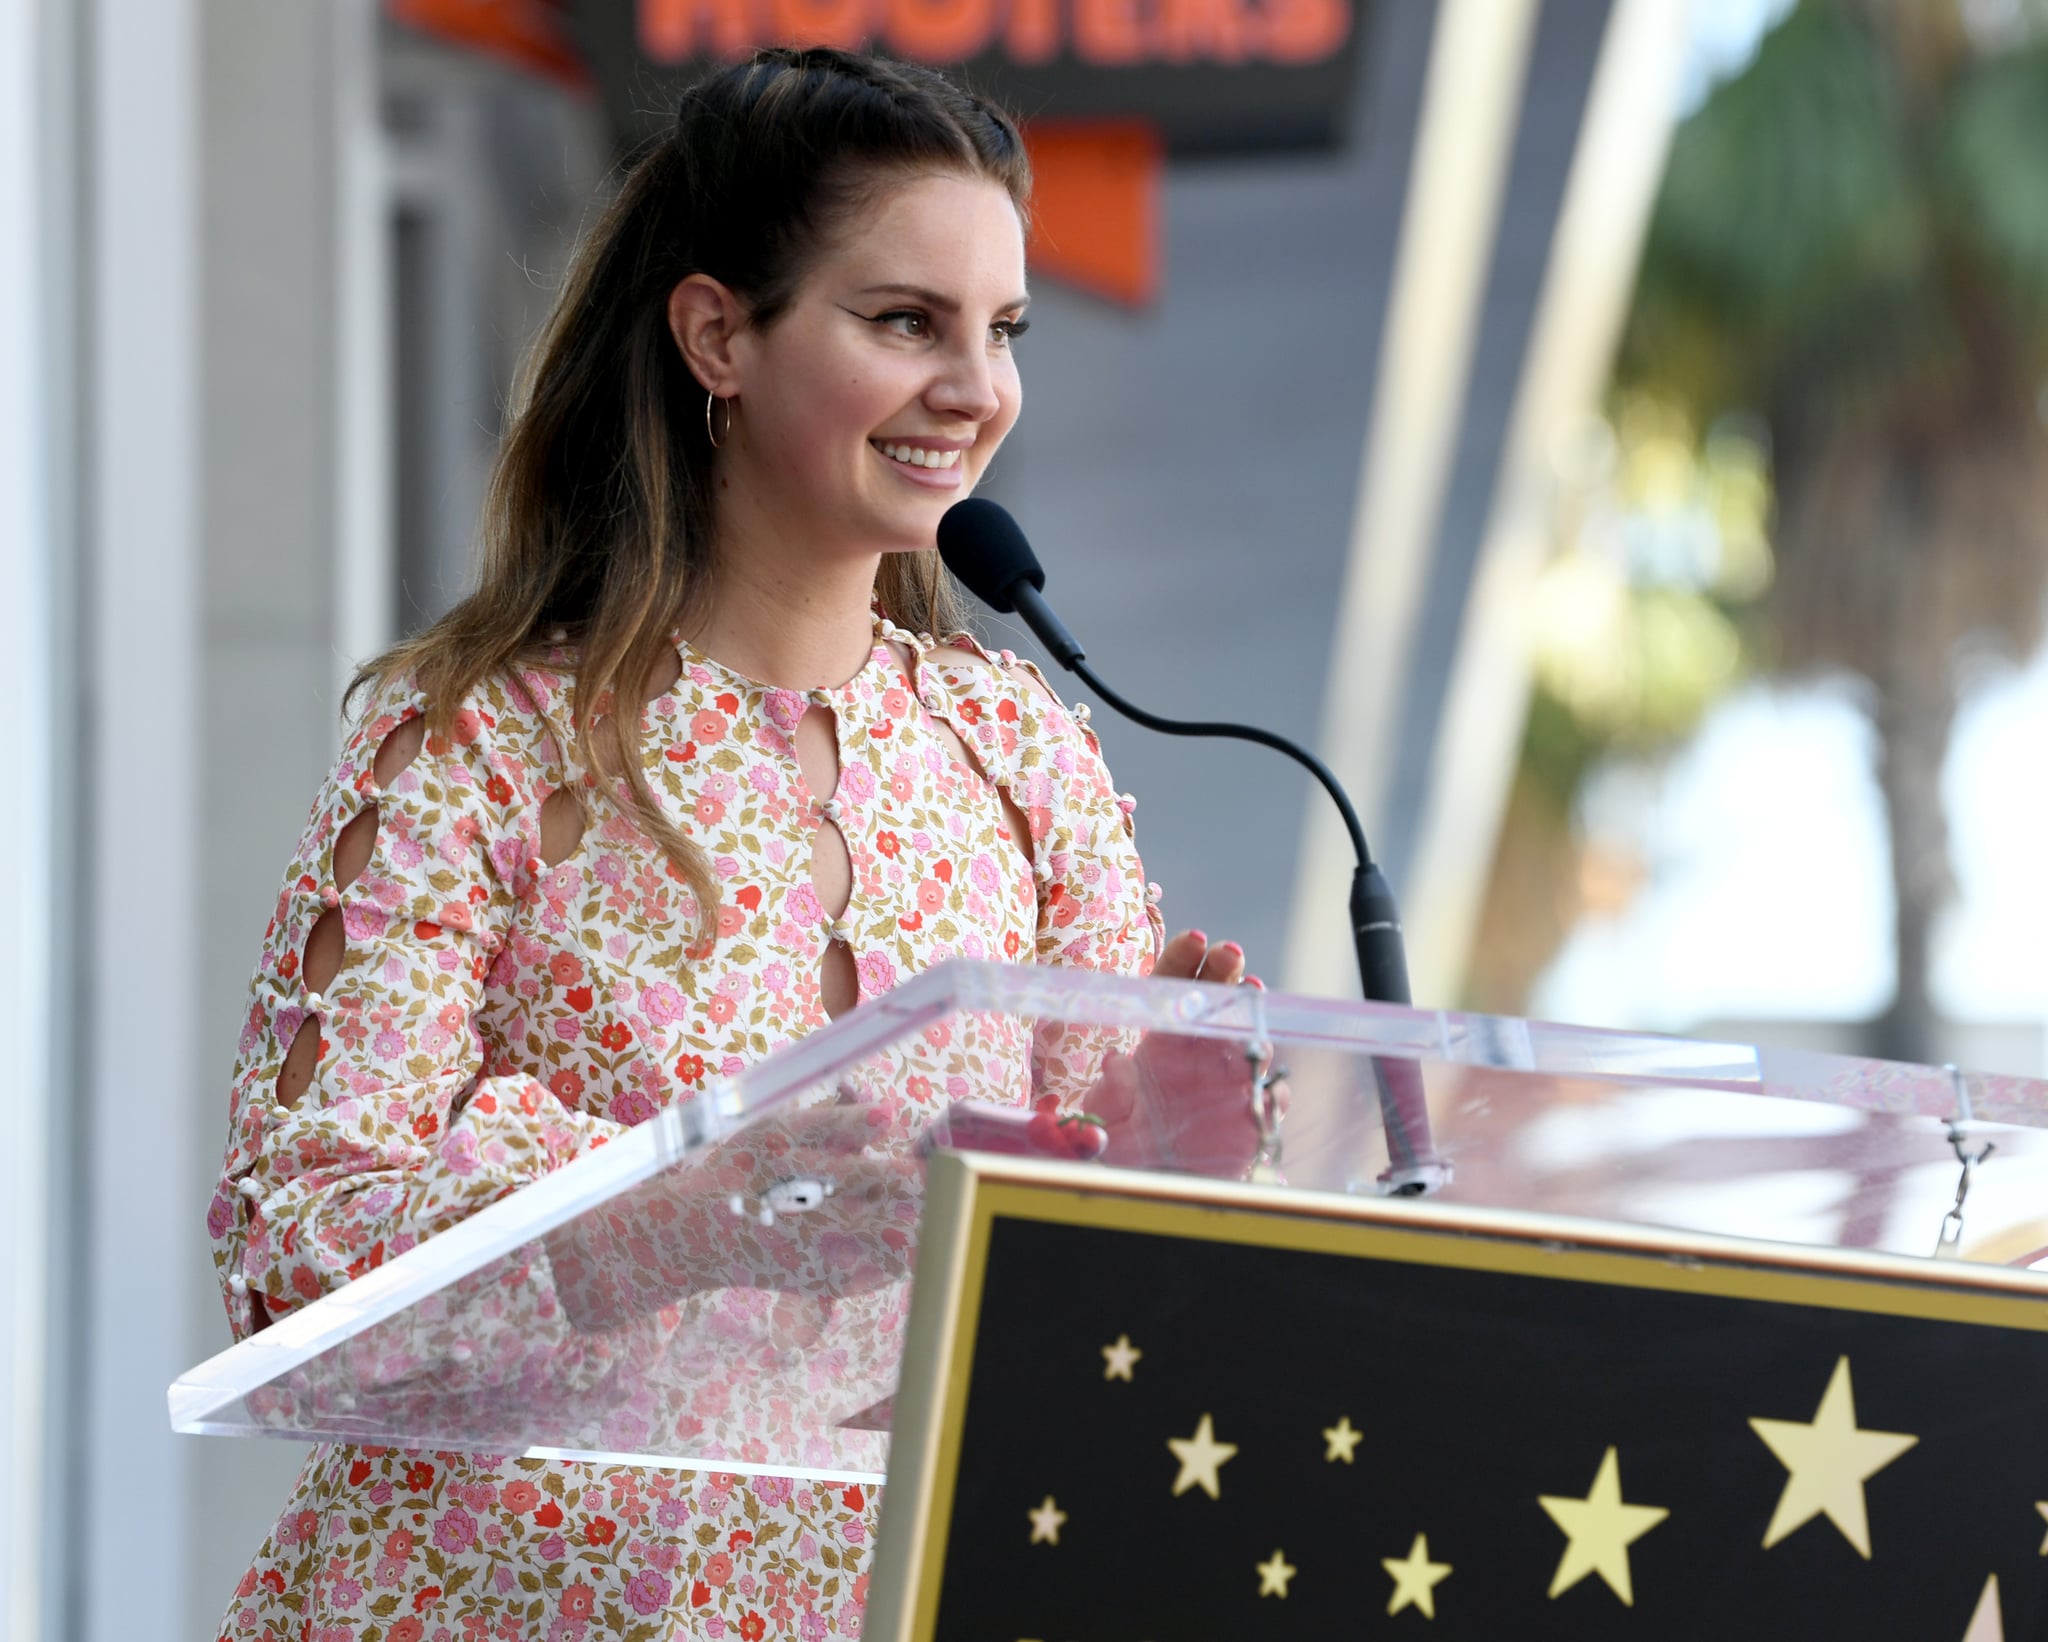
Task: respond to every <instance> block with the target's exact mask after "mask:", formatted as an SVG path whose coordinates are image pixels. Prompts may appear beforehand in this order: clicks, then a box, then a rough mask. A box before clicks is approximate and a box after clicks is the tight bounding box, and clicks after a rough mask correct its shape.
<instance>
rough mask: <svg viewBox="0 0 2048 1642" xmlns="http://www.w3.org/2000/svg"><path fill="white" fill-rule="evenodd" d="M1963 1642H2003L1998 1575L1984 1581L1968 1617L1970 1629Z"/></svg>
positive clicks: (2003, 1621)
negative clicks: (1973, 1608) (1975, 1604)
mask: <svg viewBox="0 0 2048 1642" xmlns="http://www.w3.org/2000/svg"><path fill="white" fill-rule="evenodd" d="M1963 1642H2005V1610H2004V1608H2003V1607H2002V1606H2001V1605H2000V1603H1999V1600H1998V1575H1996V1574H1993V1575H1992V1576H1991V1577H1990V1578H1989V1579H1987V1580H1985V1581H1984V1589H1983V1591H1982V1593H1981V1594H1980V1595H1979V1596H1978V1598H1977V1608H1976V1611H1975V1612H1974V1613H1972V1614H1971V1615H1970V1628H1969V1629H1968V1630H1966V1631H1965V1632H1963Z"/></svg>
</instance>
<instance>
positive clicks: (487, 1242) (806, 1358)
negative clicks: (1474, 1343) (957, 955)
mask: <svg viewBox="0 0 2048 1642" xmlns="http://www.w3.org/2000/svg"><path fill="white" fill-rule="evenodd" d="M1034 1104H1035V1105H1036V1106H1038V1107H1040V1108H1043V1110H1042V1111H1037V1112H1035V1111H1034ZM2044 1128H2048V1084H2043V1083H2041V1082H2038V1081H2035V1080H2030V1079H2023V1078H2014V1077H1993V1076H1984V1075H1976V1074H1962V1073H1957V1072H1954V1071H1952V1070H1950V1069H1935V1068H1928V1067H1916V1066H1903V1065H1897V1064H1892V1063H1886V1062H1878V1061H1866V1060H1854V1059H1847V1058H1843V1057H1838V1056H1829V1055H1821V1054H1815V1053H1811V1052H1800V1051H1780V1050H1771V1049H1759V1048H1754V1047H1750V1046H1747V1045H1740V1044H1724V1043H1701V1042H1692V1041H1688V1040H1683V1039H1676V1038H1667V1037H1653V1036H1645V1035H1638V1034H1629V1033H1618V1032H1609V1031H1602V1030H1595V1029H1590V1028H1583V1027H1569V1026H1558V1025H1550V1024H1544V1023H1540V1022H1531V1021H1519V1020H1508V1019H1501V1018H1496V1017H1489V1016H1480V1015H1468V1014H1457V1013H1450V1012H1442V1011H1426V1010H1411V1009H1402V1008H1396V1007H1393V1006H1388V1005H1374V1004H1354V1003H1344V1002H1338V1001H1330V1000H1321V999H1306V998H1293V997H1287V996H1284V995H1278V994H1270V993H1265V992H1261V991H1259V990H1258V989H1256V988H1251V987H1216V986H1206V985H1197V984H1187V983H1178V982H1159V981H1138V980H1129V979H1124V978H1120V977H1109V976H1100V975H1095V974H1092V973H1089V972H1085V971H1075V970H1060V969H1035V968H1030V967H1023V966H1010V965H1000V964H967V963H954V964H947V965H943V966H941V967H939V968H937V969H934V970H932V971H930V972H928V973H926V974H924V975H922V976H919V977H918V978H917V979H915V980H913V981H911V982H909V983H907V984H906V985H904V986H902V987H900V988H899V989H897V990H896V991H895V992H893V993H891V994H889V995H887V996H886V997H883V998H879V999H875V1000H871V1001H870V1002H868V1003H865V1004H863V1005H862V1006H861V1007H860V1008H858V1009H857V1010H854V1011H853V1012H852V1013H850V1014H849V1015H847V1016H846V1017H844V1018H842V1019H841V1020H839V1021H837V1022H835V1023H834V1024H833V1025H832V1026H831V1027H829V1028H827V1029H825V1030H823V1031H820V1032H817V1033H815V1034H813V1035H812V1036H810V1037H808V1038H805V1039H803V1040H802V1041H800V1042H798V1043H796V1044H794V1045H792V1046H791V1047H789V1048H787V1049H785V1050H784V1051H783V1052H781V1053H779V1054H777V1055H775V1056H772V1057H770V1058H769V1059H767V1060H766V1061H763V1062H762V1063H760V1064H758V1065H756V1066H754V1067H751V1068H749V1069H748V1070H747V1071H745V1072H743V1073H741V1074H740V1075H738V1076H736V1077H734V1078H731V1079H729V1080H727V1081H725V1082H723V1083H720V1084H717V1085H714V1086H713V1087H712V1088H710V1089H708V1090H707V1091H706V1092H705V1093H703V1094H702V1095H700V1096H698V1097H697V1098H695V1099H693V1100H690V1101H687V1102H680V1103H677V1104H675V1105H671V1106H669V1107H667V1108H666V1109H664V1110H663V1111H661V1112H660V1113H658V1114H657V1115H656V1116H655V1117H654V1118H652V1119H651V1120H649V1121H648V1122H647V1123H645V1124H642V1125H640V1126H639V1127H638V1128H636V1129H634V1130H632V1131H630V1132H629V1133H628V1134H626V1135H625V1136H624V1137H623V1138H621V1139H619V1140H617V1141H614V1142H613V1143H611V1144H609V1145H606V1146H604V1147H602V1148H600V1149H598V1150H596V1151H594V1152H592V1153H590V1154H588V1155H586V1156H584V1157H582V1158H579V1159H578V1160H577V1161H575V1162H574V1163H571V1164H569V1165H568V1166H567V1167H564V1168H562V1169H560V1170H559V1171H557V1172H556V1173H554V1174H552V1175H550V1176H548V1177H546V1178H545V1179H543V1180H540V1181H538V1182H536V1183H534V1184H533V1185H530V1186H528V1187H526V1188H524V1189H522V1190H520V1191H518V1192H515V1193H514V1194H512V1195H511V1196H509V1197H507V1198H505V1199H503V1200H501V1201H500V1202H498V1203H496V1204H494V1205H492V1206H491V1207H490V1208H488V1209H486V1210H484V1211H482V1212H481V1213H478V1214H476V1215H474V1216H472V1217H470V1218H469V1219H468V1220H466V1221H464V1222H462V1223H461V1224H459V1225H457V1226H455V1227H453V1228H451V1229H449V1230H447V1231H445V1232H443V1233H441V1234H440V1235H438V1236H436V1237H434V1238H432V1239H430V1240H429V1241H427V1242H425V1243H423V1244H420V1245H419V1246H417V1247H415V1248H413V1249H410V1250H408V1251H407V1252H406V1253H404V1254H402V1255H400V1256H399V1257H397V1258H396V1259H393V1260H391V1261H390V1262H389V1263H387V1264H385V1265H384V1266H382V1267H380V1268H378V1269H377V1270H374V1271H371V1272H368V1273H366V1274H365V1275H364V1276H362V1277H360V1278H358V1279H356V1280H355V1281H354V1282H352V1283H350V1284H349V1285H347V1287H345V1288H343V1289H341V1290H338V1291H336V1292H334V1293H332V1294H329V1295H328V1296H326V1297H325V1298H323V1299H320V1300H318V1301H316V1302H314V1303H313V1304H310V1305H308V1306H306V1307H305V1308H304V1309H302V1310H299V1311H296V1312H292V1313H290V1314H288V1315H286V1316H284V1317H282V1318H279V1319H278V1320H277V1321H275V1322H273V1323H272V1324H271V1325H270V1326H269V1327H268V1328H266V1329H264V1330H263V1331H262V1332H260V1333H258V1334H256V1335H253V1336H252V1337H250V1338H249V1339H247V1340H245V1341H243V1342H241V1343H240V1344H238V1345H236V1346H235V1347H233V1348H232V1349H230V1350H228V1351H225V1352H223V1353H221V1354H220V1355H218V1356H216V1357H214V1358H212V1359H210V1360H209V1361H207V1362H205V1363H202V1364H200V1365H198V1366H197V1367H195V1368H193V1369H191V1370H189V1371H188V1372H187V1373H186V1374H184V1375H183V1376H181V1377H180V1378H179V1380H178V1381H177V1382H176V1383H175V1384H174V1385H173V1386H172V1387H171V1391H170V1404H171V1415H172V1423H173V1425H174V1426H175V1427H176V1428H177V1429H179V1430H182V1431H194V1432H217V1433H227V1434H241V1435H277V1436H290V1437H301V1438H317V1439H326V1440H340V1441H354V1442H366V1443H390V1444H394V1445H399V1446H405V1447H415V1448H430V1449H432V1448H438V1449H461V1450H468V1451H471V1452H482V1453H490V1454H504V1453H519V1452H535V1453H541V1454H554V1455H560V1456H564V1457H568V1456H580V1455H590V1456H601V1457H605V1458H612V1459H624V1460H629V1461H640V1462H645V1463H649V1464H699V1465H704V1466H708V1467H711V1468H715V1469H724V1470H732V1471H752V1472H770V1473H775V1472H782V1473H800V1474H806V1475H812V1476H818V1477H831V1478H838V1477H844V1478H848V1479H868V1478H877V1477H879V1476H880V1475H882V1473H883V1472H884V1470H885V1468H886V1464H887V1452H888V1431H889V1426H890V1415H891V1399H892V1398H893V1396H894V1393H895V1389H896V1383H897V1374H898V1369H899V1366H900V1362H901V1357H902V1344H903V1333H904V1325H905V1320H906V1317H907V1314H908V1297H909V1285H910V1276H911V1271H912V1267H913V1265H914V1263H915V1257H916V1244H917V1236H918V1226H919V1214H920V1210H921V1207H922V1199H923V1180H924V1165H925V1160H926V1159H927V1158H928V1157H929V1155H930V1153H931V1152H932V1151H933V1150H934V1149H935V1148H957V1149H971V1150H981V1151H990V1152H998V1153H1011V1154H1018V1155H1025V1156H1039V1157H1045V1158H1052V1159H1060V1158H1079V1159H1083V1160H1085V1159H1087V1158H1090V1157H1095V1156H1098V1155H1099V1156H1100V1157H1101V1160H1102V1161H1103V1162H1105V1163H1107V1164H1111V1165H1116V1166H1118V1167H1120V1168H1126V1169H1136V1170H1143V1171H1152V1172H1159V1173H1172V1174H1179V1175H1183V1176H1195V1177H1206V1178H1210V1179H1219V1180H1255V1181H1258V1182H1261V1183H1264V1184H1268V1185H1272V1186H1275V1187H1283V1188H1285V1190H1286V1192H1287V1193H1288V1194H1292V1195H1293V1196H1294V1197H1298V1198H1299V1200H1300V1201H1301V1202H1302V1203H1303V1205H1304V1207H1308V1206H1310V1205H1311V1204H1312V1202H1313V1201H1314V1200H1313V1199H1312V1198H1310V1197H1309V1196H1307V1195H1306V1194H1319V1193H1320V1194H1328V1193H1336V1194H1342V1195H1345V1196H1350V1197H1360V1196H1370V1197H1380V1196H1387V1195H1405V1194H1410V1193H1414V1194H1418V1195H1426V1196H1429V1197H1431V1198H1433V1199H1434V1200H1435V1201H1436V1202H1437V1203H1438V1204H1440V1205H1444V1206H1450V1207H1464V1208H1480V1209H1490V1210H1494V1209H1502V1210H1513V1211H1518V1212H1521V1213H1525V1214H1538V1215H1570V1216H1574V1217H1577V1218H1579V1219H1581V1220H1592V1221H1600V1222H1608V1223H1613V1224H1617V1225H1624V1226H1635V1227H1644V1228H1663V1229H1667V1230H1671V1231H1678V1232H1685V1233H1693V1234H1709V1235H1722V1236H1736V1237H1742V1238H1747V1239H1766V1240H1771V1241H1775V1242H1778V1243H1783V1244H1790V1245H1804V1246H1807V1247H1829V1248H1862V1249H1870V1250H1876V1251H1882V1252H1888V1253H1892V1254H1898V1255H1904V1256H1910V1257H1922V1258H1924V1257H1927V1256H1930V1255H1933V1254H1934V1253H1935V1252H1936V1251H1937V1248H1940V1250H1941V1251H1942V1252H1943V1253H1946V1254H1951V1255H1957V1256H1960V1257H1962V1258H1965V1259H1968V1260H1973V1261H1978V1262H1988V1263H1992V1264H2000V1265H2008V1266H2014V1267H2024V1266H2027V1265H2030V1264H2031V1263H2032V1262H2033V1261H2034V1260H2035V1259H2037V1258H2043V1257H2044V1256H2048V1136H2044V1135H2042V1134H2041V1133H2039V1132H2038V1131H2040V1130H2041V1129H2044ZM1987 1147H1989V1148H1991V1149H1992V1150H1991V1153H1990V1155H1989V1156H1988V1157H1987V1156H1986V1155H1985V1149H1986V1148H1987ZM1966 1159H1967V1160H1973V1161H1972V1162H1971V1164H1970V1166H1969V1167H1968V1168H1965V1167H1964V1160H1966ZM1975 1160H1981V1161H1975ZM1959 1186H1962V1187H1964V1188H1965V1189H1964V1193H1963V1198H1962V1201H1961V1204H1960V1209H1961V1212H1960V1214H1957V1213H1956V1212H1955V1210H1956V1209H1957V1206H1958V1188H1959ZM1928 1268H1929V1271H1930V1275H1932V1276H1938V1275H1939V1274H1940V1272H1941V1271H1942V1269H1943V1268H1942V1267H1941V1266H1939V1265H1937V1264H1935V1263H1934V1262H1933V1261H1931V1260H1930V1261H1928ZM1951 1269H1952V1268H1951ZM2044 1292H2048V1280H2044Z"/></svg>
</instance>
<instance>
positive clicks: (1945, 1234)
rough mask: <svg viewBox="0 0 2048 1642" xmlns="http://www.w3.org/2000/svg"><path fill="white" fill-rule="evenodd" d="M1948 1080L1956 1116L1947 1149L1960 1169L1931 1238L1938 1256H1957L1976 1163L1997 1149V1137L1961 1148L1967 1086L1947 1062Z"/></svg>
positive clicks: (1967, 1116)
mask: <svg viewBox="0 0 2048 1642" xmlns="http://www.w3.org/2000/svg"><path fill="white" fill-rule="evenodd" d="M1946 1071H1947V1072H1948V1075H1949V1081H1950V1082H1951V1083H1952V1084H1953V1085H1954V1087H1955V1095H1956V1112H1957V1114H1958V1115H1957V1116H1955V1117H1952V1118H1950V1119H1949V1120H1948V1144H1949V1149H1950V1150H1951V1151H1953V1152H1954V1153H1955V1154H1956V1163H1957V1166H1958V1167H1959V1168H1960V1169H1961V1171H1962V1173H1961V1174H1960V1175H1958V1176H1957V1178H1956V1200H1955V1203H1954V1204H1953V1205H1952V1206H1951V1207H1950V1209H1949V1211H1948V1213H1946V1214H1945V1215H1943V1216H1942V1217H1941V1231H1940V1233H1939V1234H1938V1235H1937V1236H1936V1238H1935V1242H1934V1258H1935V1259H1937V1260H1960V1259H1961V1258H1962V1249H1963V1204H1964V1202H1965V1201H1966V1200H1967V1199H1968V1197H1969V1195H1970V1186H1971V1184H1972V1182H1973V1181H1974V1180H1975V1179H1976V1176H1977V1165H1978V1164H1980V1163H1982V1162H1983V1161H1984V1160H1985V1159H1986V1158H1988V1157H1989V1156H1990V1155H1991V1154H1992V1153H1993V1152H1995V1151H1997V1150H1998V1143H1997V1142H1996V1141H1989V1140H1987V1141H1986V1142H1985V1143H1984V1148H1983V1150H1982V1151H1979V1152H1976V1153H1971V1152H1967V1151H1965V1150H1964V1149H1963V1142H1964V1140H1965V1139H1966V1138H1967V1137H1966V1136H1965V1135H1964V1133H1963V1125H1964V1124H1966V1123H1968V1122H1970V1121H1971V1108H1970V1088H1969V1085H1968V1084H1967V1083H1966V1082H1964V1080H1963V1074H1962V1073H1961V1072H1959V1071H1957V1070H1956V1068H1955V1067H1953V1066H1950V1067H1947V1068H1946Z"/></svg>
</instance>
